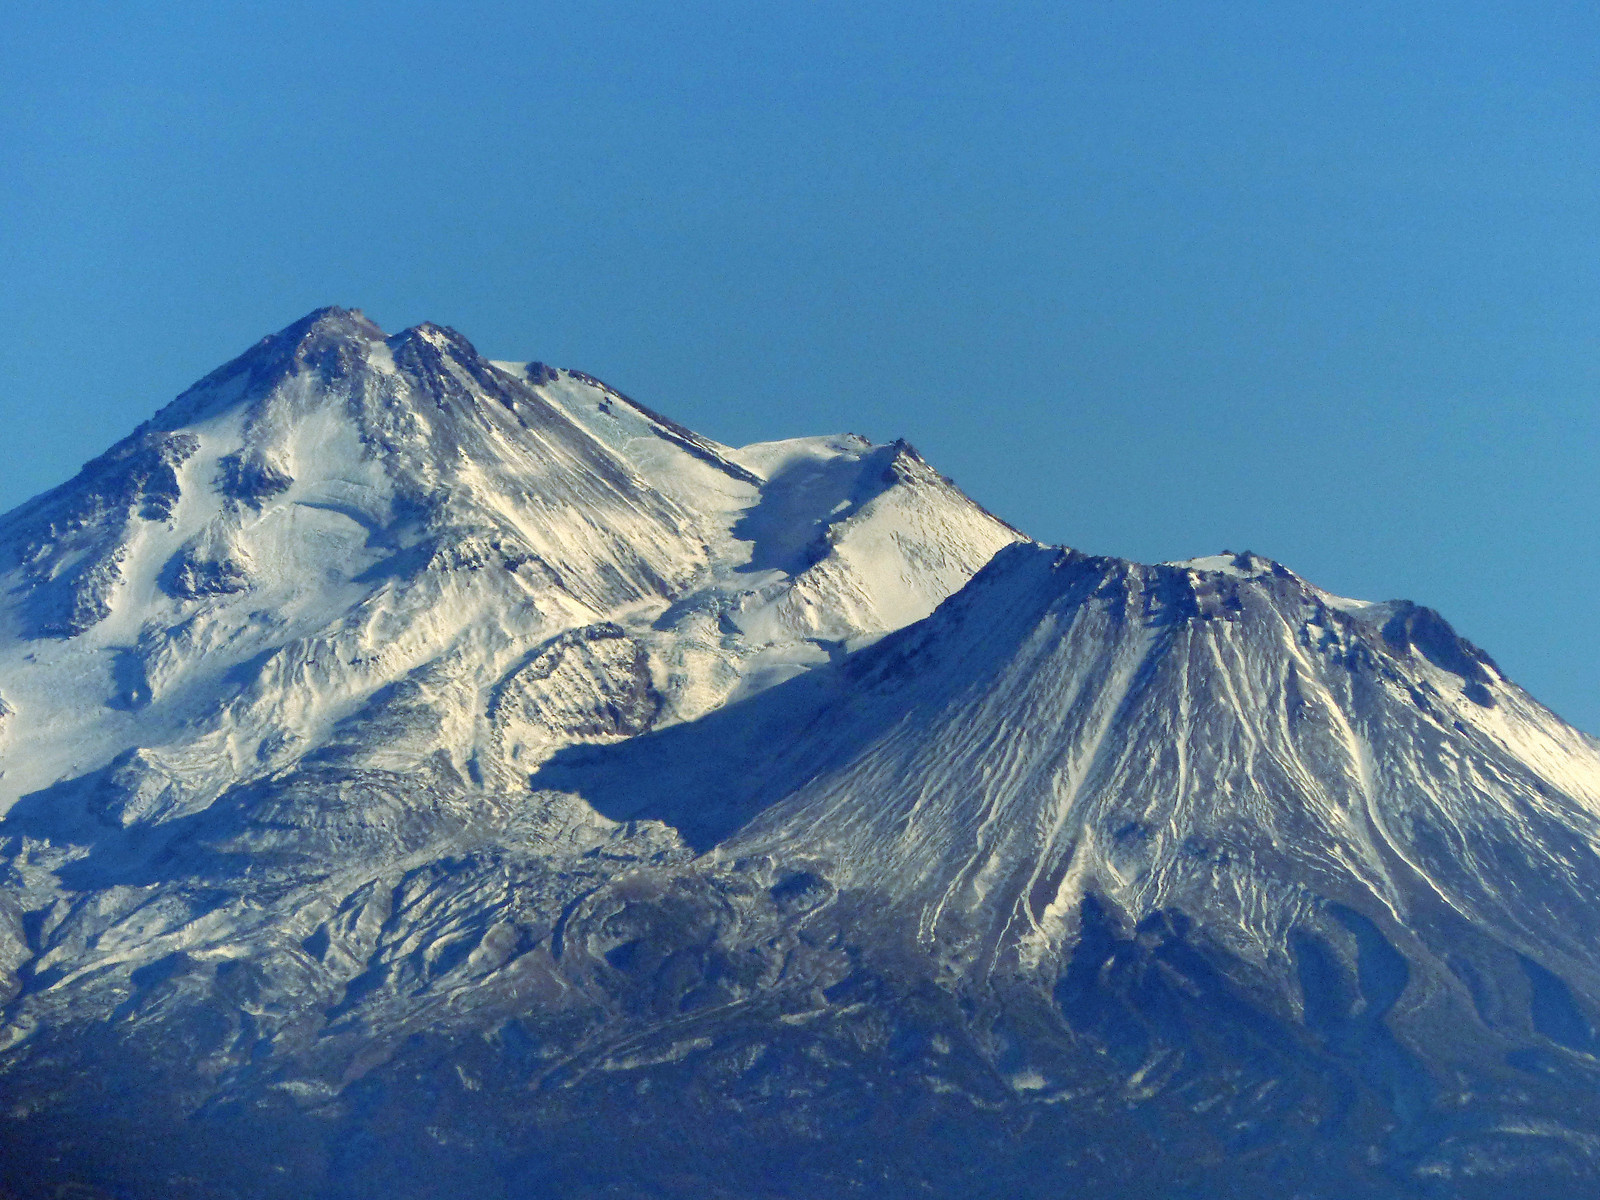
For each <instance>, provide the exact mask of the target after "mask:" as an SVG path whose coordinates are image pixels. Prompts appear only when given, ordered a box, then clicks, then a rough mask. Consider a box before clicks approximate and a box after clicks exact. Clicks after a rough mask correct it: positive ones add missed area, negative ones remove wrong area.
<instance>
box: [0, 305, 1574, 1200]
mask: <svg viewBox="0 0 1600 1200" xmlns="http://www.w3.org/2000/svg"><path fill="white" fill-rule="evenodd" d="M0 573H3V574H0V586H3V591H0V809H3V810H4V815H3V817H0V866H3V869H4V871H5V885H4V890H3V891H0V1001H3V1002H4V1008H3V1011H0V1047H3V1049H0V1099H3V1100H4V1109H3V1116H0V1149H3V1151H4V1158H3V1162H0V1183H3V1184H4V1185H5V1186H8V1187H10V1188H11V1189H13V1190H14V1191H15V1192H17V1194H19V1195H25V1196H26V1195H34V1194H37V1195H55V1194H57V1192H58V1191H59V1189H60V1188H62V1187H63V1186H66V1185H69V1184H71V1185H82V1186H84V1187H90V1188H98V1189H102V1190H103V1191H105V1192H107V1193H109V1194H112V1195H117V1196H127V1197H145V1196H149V1197H157V1196H160V1197H181V1196H194V1197H225V1196H232V1197H278V1196H283V1197H290V1196H293V1197H305V1196H325V1197H330V1198H332V1197H359V1196H374V1197H376V1196H400V1197H406V1196H416V1197H424V1196H426V1197H440V1196H451V1197H453V1196H462V1197H473V1198H477V1197H508V1198H509V1197H540V1196H585V1195H593V1196H602V1195H604V1196H673V1197H677V1196H684V1197H688V1196H694V1197H728V1198H730V1200H731V1198H735V1197H738V1198H741V1200H742V1198H756V1197H769V1196H771V1197H776V1196H793V1197H822V1196H837V1195H864V1196H865V1195H871V1196H886V1197H895V1196H936V1197H946V1196H948V1197H972V1196H997V1197H998V1196H1040V1197H1044V1196H1052V1197H1053V1196H1065V1195H1069V1194H1077V1193H1079V1192H1083V1193H1085V1194H1091V1195H1100V1196H1106V1197H1146V1196H1190V1197H1200V1196H1238V1197H1258V1196H1259V1197H1268V1196H1271V1197H1288V1196H1305V1197H1367V1196H1371V1197H1405V1196H1440V1197H1444V1196H1450V1197H1455V1196H1482V1197H1496V1196H1503V1195H1506V1194H1510V1193H1515V1194H1518V1195H1520V1196H1524V1197H1533V1196H1540V1195H1561V1196H1564V1197H1565V1196H1571V1195H1573V1194H1575V1193H1576V1194H1582V1193H1583V1191H1584V1190H1585V1189H1594V1188H1600V1091H1597V1085H1600V1057H1597V1056H1600V1041H1597V1038H1596V1034H1595V1026H1594V1022H1595V1021H1596V1019H1597V1017H1600V858H1597V847H1600V744H1597V743H1596V742H1595V741H1594V740H1593V739H1591V738H1589V737H1587V736H1585V735H1583V734H1581V733H1579V732H1577V731H1575V730H1573V729H1572V728H1570V727H1568V726H1567V725H1565V724H1564V723H1563V722H1561V721H1560V720H1559V719H1558V718H1557V717H1555V716H1554V715H1553V714H1551V713H1550V712H1549V711H1548V710H1546V709H1544V708H1542V707H1541V706H1540V705H1539V704H1538V703H1537V702H1535V701H1534V700H1533V699H1531V698H1530V697H1529V696H1527V695H1526V693H1524V692H1523V691H1521V689H1519V688H1518V687H1517V686H1516V685H1515V684H1513V683H1511V682H1510V681H1509V680H1507V679H1506V678H1505V677H1504V676H1503V675H1502V674H1501V673H1500V671H1499V669H1498V668H1497V667H1496V666H1495V664H1494V663H1493V661H1492V660H1491V659H1490V658H1489V657H1488V656H1486V655H1485V654H1483V653H1482V652H1481V651H1479V650H1477V649H1476V648H1475V647H1473V646H1471V645H1470V644H1468V643H1467V642H1465V641H1463V640H1462V639H1461V638H1459V637H1458V636H1457V635H1456V634H1455V633H1454V631H1453V630H1451V628H1450V626H1449V625H1448V624H1447V623H1446V622H1445V621H1444V620H1443V618H1441V617H1440V616H1439V615H1438V614H1437V613H1434V612H1432V611H1431V610H1429V609H1426V608H1422V607H1419V606H1416V605H1412V604H1409V603H1406V602H1401V601H1392V602H1387V603H1364V602H1359V601H1353V600H1347V599H1343V598H1340V597H1337V596H1333V595H1330V594H1328V593H1326V592H1324V591H1322V590H1320V589H1318V588H1317V587H1315V586H1313V585H1312V584H1310V583H1308V582H1306V581H1305V580H1302V579H1301V578H1299V577H1298V576H1296V575H1295V574H1294V573H1293V572H1291V571H1290V570H1288V569H1287V568H1285V567H1283V566H1281V565H1279V564H1277V563H1274V562H1271V561H1268V560H1266V559H1262V558H1259V557H1256V556H1254V555H1250V554H1245V553H1241V554H1224V555H1220V556H1216V557H1213V558H1203V559H1195V560H1191V561H1188V562H1181V563H1167V564H1160V565H1154V566H1146V565H1140V564H1136V563H1131V562H1126V561H1123V560H1119V559H1108V558H1095V557H1089V556H1085V555H1082V554H1079V553H1076V552H1074V551H1071V550H1067V549H1062V548H1052V547H1046V546H1041V545H1039V544H1037V543H1034V542H1032V541H1030V540H1029V539H1027V538H1025V537H1024V536H1023V535H1021V534H1019V533H1017V532H1016V531H1015V530H1013V529H1012V528H1011V527H1009V526H1008V525H1006V524H1005V523H1004V522H1002V521H1000V520H999V519H997V518H996V517H994V516H992V515H991V514H989V513H987V512H985V511H984V510H983V509H981V508H980V507H978V506H977V505H975V504H974V503H973V502H972V501H970V500H969V499H967V498H966V497H965V496H964V495H963V494H962V493H961V492H960V491H959V490H957V489H956V488H955V487H954V486H953V485H952V484H951V483H950V482H949V481H948V480H946V479H944V478H943V477H941V476H940V475H939V474H938V473H937V472H936V471H935V470H934V469H933V468H931V467H930V466H929V465H928V464H927V463H925V462H924V461H923V460H922V459H921V458H920V457H919V456H918V455H917V454H916V452H915V451H914V450H912V449H911V448H910V447H909V446H907V445H906V444H904V443H896V444H894V445H889V446H876V445H872V444H870V443H868V442H867V441H865V440H863V439H861V438H857V437H853V436H844V437H833V438H805V439H797V440H793V441H786V442H773V443H764V444H759V445H755V446H747V447H743V448H741V449H733V448H730V447H726V446H722V445H719V444H717V443H715V442H712V441H710V440H709V439H706V438H703V437H701V436H699V435H697V434H695V433H693V432H691V431H689V430H687V429H684V428H683V427H681V426H679V425H677V424H675V423H673V422H672V421H670V420H668V419H666V418H664V417H662V416H660V415H659V414H656V413H654V412H652V411H650V410H649V409H647V408H644V407H643V406H641V405H639V404H638V403H636V402H634V401H632V400H630V399H629V398H627V397H626V396H623V395H621V394H619V393H617V392H616V391H614V390H613V389H611V388H609V387H607V386H606V385H604V384H602V383H600V382H599V381H598V380H595V379H593V378H592V377H590V376H587V375H584V374H582V373H580V372H574V371H565V370H556V369H553V368H550V367H547V366H545V365H543V364H540V363H536V362H535V363H505V362H489V361H486V360H484V359H483V358H482V357H481V356H479V355H478V353H477V352H476V351H475V350H474V349H473V348H472V347H471V346H470V345H469V344H468V343H467V342H466V341H465V340H464V339H462V338H461V336H460V335H459V334H456V333H454V332H453V331H450V330H446V329H441V328H438V327H435V326H427V325H425V326H420V327H418V328H415V329H410V330H406V331H405V332H403V333H400V334H397V335H394V336H392V337H390V336H386V335H385V334H384V333H383V332H382V331H381V330H379V329H377V328H376V327H375V326H373V325H372V324H371V323H370V322H369V321H367V320H366V319H365V318H364V317H362V316H361V315H360V314H359V313H356V312H350V311H345V310H339V309H328V310H322V311H319V312H317V313H313V314H312V315H311V316H309V317H307V318H305V319H304V320H302V321H300V322H298V323H297V324H295V325H293V326H290V327H289V328H288V329H286V330H284V331H283V332H281V333H279V334H276V335H274V336H272V337H269V338H266V339H264V340H263V341H262V342H261V343H260V344H258V345H257V346H256V347H254V348H252V349H251V350H250V351H248V352H247V353H245V354H244V355H242V356H241V357H240V358H238V359H236V360H235V361H234V362H232V363H230V364H228V365H227V366H225V367H223V368H221V369H220V370H219V371H217V372H216V373H214V374H213V375H211V376H209V377H208V378H207V379H205V380H202V381H201V382H200V383H199V384H197V385H196V386H195V387H194V388H192V389H191V390H190V391H188V392H186V393H185V394H184V395H182V396H180V397H179V398H178V399H177V400H175V401H173V402H172V403H171V404H170V405H168V406H167V407H166V408H164V409H162V410H161V411H160V412H159V413H158V414H157V415H156V416H155V417H154V418H153V419H152V420H151V421H150V422H148V423H147V424H146V425H144V426H142V427H141V428H140V429H139V430H137V431H136V432H135V433H134V434H133V435H131V436H130V437H128V438H127V439H125V440H124V441H122V442H120V443H118V444H117V445H116V446H114V447H113V448H112V449H111V450H109V451H108V452H107V453H106V454H104V455H102V456H101V457H100V458H98V459H96V460H95V461H94V462H92V463H90V464H88V465H87V466H86V467H85V468H84V470H83V471H82V472H81V473H80V474H79V475H78V476H77V477H76V478H75V479H73V480H71V481H69V482H68V483H66V484H64V485H62V486H61V487H60V488H57V489H56V490H54V491H52V492H49V493H46V494H45V495H43V496H41V497H39V498H37V499H36V500H34V501H31V502H30V503H28V504H26V505H24V506H23V507H22V508H20V509H17V510H16V511H14V512H12V513H10V514H8V515H6V516H5V517H3V518H0ZM81 1194H92V1193H81Z"/></svg>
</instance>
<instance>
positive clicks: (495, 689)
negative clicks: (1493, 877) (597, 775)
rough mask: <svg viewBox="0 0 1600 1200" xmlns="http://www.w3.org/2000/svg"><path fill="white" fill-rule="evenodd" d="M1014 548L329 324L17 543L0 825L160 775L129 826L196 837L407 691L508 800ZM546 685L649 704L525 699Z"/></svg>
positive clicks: (782, 467)
mask: <svg viewBox="0 0 1600 1200" xmlns="http://www.w3.org/2000/svg"><path fill="white" fill-rule="evenodd" d="M1016 536H1017V535H1015V534H1014V533H1012V532H1011V531H1010V530H1009V529H1007V528H1006V527H1004V526H1003V525H1002V524H1001V523H1000V522H998V521H996V520H995V519H993V518H991V517H989V516H988V515H987V514H986V513H984V512H982V510H980V509H978V508H977V507H976V506H975V505H973V504H972V503H971V502H970V501H968V500H967V499H966V498H965V497H964V496H962V495H961V494H960V493H959V492H958V491H956V490H955V489H954V488H953V487H951V486H950V485H949V484H948V483H946V482H945V481H944V480H942V479H941V478H940V477H939V476H938V475H937V474H935V473H934V472H933V471H932V470H931V469H929V468H928V467H926V465H925V464H923V463H922V462H921V460H920V459H919V458H917V457H916V455H915V453H914V452H912V451H911V450H910V449H909V447H905V446H903V445H896V446H886V447H876V446H872V445H870V444H868V443H866V442H865V441H862V440H861V439H853V438H845V439H812V440H808V441H804V442H799V443H783V444H779V445H776V446H765V447H763V446H757V447H750V448H747V450H745V451H742V452H738V451H731V450H728V449H727V448H726V447H719V446H716V445H714V444H713V443H711V442H709V441H706V440H705V439H703V438H698V437H697V436H696V435H692V434H689V433H688V432H687V431H685V430H681V429H679V428H678V427H676V426H673V425H671V423H670V422H666V421H665V420H664V419H663V418H659V417H657V416H655V415H654V414H650V413H647V412H646V411H645V410H643V409H640V408H639V407H638V406H636V405H633V404H632V403H631V402H628V401H625V400H623V399H622V398H620V397H618V396H617V395H616V393H614V392H611V391H610V390H609V389H607V388H605V386H604V385H602V384H599V383H598V382H597V381H593V380H591V379H589V378H588V377H586V376H579V375H574V374H571V373H564V372H557V371H552V370H550V369H549V368H539V369H538V370H537V371H536V372H535V373H534V374H532V375H530V374H529V373H528V371H527V370H525V369H522V368H514V369H512V368H505V367H502V366H496V365H494V364H490V363H488V362H486V361H484V360H483V359H482V358H480V357H479V356H478V355H477V353H476V352H475V351H474V350H473V349H472V347H471V346H469V345H468V344H467V343H466V342H465V341H464V340H463V339H462V338H461V337H460V336H459V335H457V334H455V333H453V332H451V331H449V330H443V329H439V328H437V327H434V326H421V327H418V328H417V329H413V330H407V331H406V332H404V333H402V334H399V335H397V336H396V337H393V338H387V337H385V335H384V334H383V333H382V332H381V331H380V330H378V329H377V328H376V327H375V326H373V325H372V324H371V323H370V322H368V321H366V319H365V318H363V317H362V316H361V315H360V314H359V313H352V312H344V311H342V310H337V309H330V310H324V311H321V312H318V313H314V314H312V315H311V316H309V317H307V318H306V319H305V320H303V321H301V322H299V323H297V324H296V325H293V326H291V327H289V328H288V329H286V330H284V331H283V332H282V333H280V334H277V335H275V336H274V337H270V338H267V339H265V340H264V341H263V342H262V343H261V344H260V345H258V346H257V347H255V348H254V349H253V350H251V351H250V352H249V353H247V354H245V355H243V356H242V357H241V358H239V359H237V360H235V361H234V362H233V363H230V364H229V365H228V366H226V367H224V368H222V369H221V370H219V371H218V372H216V373H215V374H213V375H212V376H210V377H208V378H207V379H206V380H203V381H202V382H201V383H200V384H198V385H196V387H194V388H193V389H191V390H190V391H189V392H187V393H185V394H184V395H183V396H181V397H179V398H178V399H177V400H176V401H174V402H173V403H172V404H171V405H169V406H168V407H167V408H165V409H163V410H162V411H161V412H160V413H159V414H157V416H156V418H155V419H154V420H153V421H151V422H150V423H148V424H147V425H146V426H144V427H142V428H141V429H140V430H139V431H138V432H136V433H135V434H134V435H133V436H132V437H130V438H129V439H127V440H126V441H124V442H122V443H120V444H119V445H118V446H116V447H114V448H113V449H112V450H111V451H109V452H108V453H107V454H106V455H104V456H102V457H101V458H100V459H97V460H96V461H95V462H93V463H91V464H89V466H87V467H86V468H85V469H84V471H83V472H82V473H81V474H80V475H79V476H78V477H77V478H76V479H74V480H73V481H71V482H70V483H68V484H66V485H64V486H63V487H61V488H58V489H56V490H55V491H54V492H51V493H49V494H47V495H45V496H43V497H40V498H39V499H38V500H36V501H34V502H32V503H30V504H28V505H25V506H23V507H22V508H21V509H19V510H17V511H16V512H14V513H12V514H9V515H8V516H7V517H5V518H4V519H0V552H7V553H8V557H9V559H10V561H9V563H7V564H6V565H7V566H8V567H9V571H8V572H7V576H6V584H7V586H6V595H7V596H8V597H9V603H7V604H5V605H4V607H3V608H0V629H3V631H4V632H3V636H0V679H3V680H4V684H3V685H0V694H3V695H4V696H5V697H6V704H7V706H8V710H9V712H8V715H7V717H6V718H5V722H6V723H5V727H4V730H3V732H0V736H3V737H4V738H5V747H6V750H7V753H6V755H5V759H4V764H3V766H0V805H9V804H10V803H11V802H13V801H14V800H15V799H16V798H17V797H18V796H20V795H24V794H26V793H28V792H30V791H34V790H37V789H39V788H42V787H45V786H47V785H49V784H51V783H53V782H56V781H57V780H60V779H62V778H70V777H74V776H77V775H81V774H83V773H85V772H88V771H92V770H95V769H98V768H100V767H103V766H104V765H105V764H107V763H108V762H110V761H111V760H112V759H113V758H115V757H116V756H118V755H119V754H128V753H132V752H134V751H136V750H137V751H138V752H139V753H141V754H143V755H145V756H146V758H148V759H149V760H150V761H151V762H154V763H160V764H162V765H161V770H162V771H164V772H165V774H166V775H167V776H168V777H169V783H168V784H165V785H164V790H165V791H166V792H167V793H168V794H167V796H166V798H165V799H163V800H161V801H159V802H155V803H154V804H153V805H152V804H147V803H145V802H143V801H141V802H139V804H138V805H136V808H135V809H128V808H124V809H123V810H122V819H124V820H135V819H137V820H147V819H159V818H160V817H161V816H162V815H166V816H171V815H175V814H178V813H181V812H186V811H190V810H192V809H194V808H195V807H197V806H203V805H204V804H206V803H208V802H209V801H210V800H211V799H213V798H214V797H215V795H217V794H218V793H219V792H220V790H221V789H222V788H224V787H226V786H229V785H231V784H233V783H236V782H238V781H239V780H240V779H241V778H249V777H252V776H253V775H257V774H267V773H270V772H273V771H278V770H282V769H283V768H284V767H285V765H286V764H288V763H291V762H294V761H297V760H298V759H299V758H300V757H302V756H303V755H304V754H306V753H307V752H309V751H310V750H312V749H315V748H316V747H317V746H319V745H322V744H324V743H325V742H326V740H327V739H328V738H329V737H330V736H331V731H332V730H333V729H334V728H335V727H336V726H337V725H338V723H339V722H340V721H342V720H344V719H346V718H348V717H350V716H351V715H352V714H353V713H356V712H358V711H359V710H361V709H362V707H363V706H364V705H366V704H368V703H370V702H371V700H372V698H373V697H374V696H377V695H378V694H379V693H381V692H382V691H383V690H384V689H385V688H390V687H394V686H398V685H401V684H402V683H406V682H408V681H409V683H411V684H414V685H416V686H419V687H423V688H425V689H427V690H428V693H429V696H430V703H431V704H432V705H433V707H434V710H435V712H436V715H437V716H438V718H439V720H440V723H441V728H440V730H439V731H438V734H437V736H436V737H435V738H434V739H433V740H432V743H431V744H430V745H428V746H427V748H426V749H427V751H428V752H429V753H431V752H434V751H443V752H444V753H446V754H447V755H448V756H449V758H450V760H451V762H452V763H453V764H454V765H455V766H456V767H457V768H458V769H461V770H469V769H470V770H471V771H472V772H473V773H475V775H476V776H477V777H479V778H482V777H485V776H491V775H492V776H495V777H496V778H499V777H500V776H501V775H505V774H506V772H507V771H509V772H510V774H511V775H516V774H517V773H519V772H524V771H525V769H526V768H527V766H529V765H530V763H531V762H532V761H536V760H537V758H538V756H539V755H540V754H543V753H546V752H548V749H549V748H550V747H551V746H553V745H559V744H561V743H562V742H564V741H565V740H567V739H568V738H569V737H571V736H580V737H605V736H621V735H623V734H625V733H630V732H637V731H638V730H639V729H642V728H648V727H650V726H651V725H654V724H657V723H660V722H662V721H670V720H673V719H680V718H682V717H684V716H690V715H694V714H696V713H699V712H702V711H705V710H706V709H708V708H711V707H714V706H715V705H716V704H718V703H720V702H722V701H723V700H725V699H726V698H727V697H728V696H730V695H732V694H735V693H742V692H748V691H750V690H755V689H759V688H760V687H761V686H764V684H765V683H767V682H770V681H772V680H774V679H779V678H783V677H785V676H786V675H787V674H791V673H793V671H795V670H798V669H800V668H801V667H803V666H804V665H806V664H809V663H813V662H818V661H826V660H827V658H828V656H829V654H830V653H838V652H839V651H840V650H841V649H843V648H847V647H855V646H858V645H861V644H864V643H865V642H868V641H871V640H872V639H873V638H875V637H878V636H881V635H882V634H883V633H885V632H887V631H888V630H890V629H893V628H897V627H898V626H900V625H903V624H905V623H906V622H908V621H911V620H915V619H917V618H919V617H921V616H923V615H926V613H927V612H928V611H930V610H931V609H932V607H933V606H934V605H935V604H936V603H937V602H938V601H939V600H941V599H942V598H943V597H944V596H946V595H948V594H949V593H950V592H951V591H953V590H955V589H956V588H957V587H959V586H960V585H961V584H962V583H963V582H965V580H966V579H967V578H968V577H969V576H970V575H971V573H972V572H973V571H974V570H976V569H977V568H978V567H979V566H981V565H982V563H983V562H984V561H985V560H986V559H987V558H988V557H989V555H990V554H992V553H993V552H994V550H996V549H997V548H998V547H999V546H1001V545H1003V544H1005V543H1006V542H1008V541H1011V540H1013V539H1014V538H1015V537H1016ZM3 561H4V560H0V562H3ZM585 630H587V631H589V632H588V633H584V632H583V631H585ZM559 639H565V640H559ZM584 647H598V648H599V649H598V651H597V652H596V654H591V653H589V651H588V650H587V649H583V648H584ZM547 669H548V670H549V671H557V672H559V673H560V678H561V679H563V680H568V682H569V683H570V685H571V686H572V687H576V688H579V689H587V693H588V695H589V701H588V703H589V704H590V706H591V707H592V706H594V705H599V706H600V707H601V708H604V707H606V706H607V705H610V704H612V703H613V701H614V700H615V701H618V702H620V703H621V705H622V709H625V710H626V711H620V710H619V712H618V713H615V714H600V715H595V714H593V713H591V714H588V715H585V714H584V713H579V712H576V711H568V710H563V711H560V712H557V711H556V710H555V709H552V708H550V707H549V706H548V705H545V704H543V703H542V702H541V701H540V699H539V698H538V695H536V694H530V695H527V696H525V695H523V693H525V692H529V689H532V693H540V692H542V691H548V690H549V689H550V687H552V686H554V685H552V684H550V683H549V682H548V680H549V678H551V676H549V675H547V674H544V672H546V671H547ZM628 697H631V698H632V699H627V698H628ZM571 703H578V702H577V701H572V700H571V698H569V704H568V709H570V705H571ZM530 756H531V757H530ZM510 760H515V762H514V764H512V763H511V762H510ZM507 777H508V778H509V777H510V776H507Z"/></svg>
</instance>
